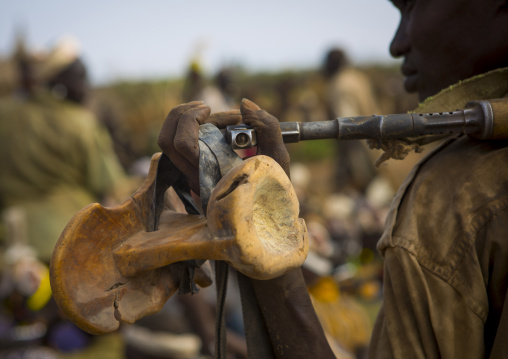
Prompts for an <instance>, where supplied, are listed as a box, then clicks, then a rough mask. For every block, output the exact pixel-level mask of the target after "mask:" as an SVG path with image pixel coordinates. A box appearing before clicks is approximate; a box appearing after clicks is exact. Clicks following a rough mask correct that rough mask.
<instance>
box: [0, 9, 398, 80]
mask: <svg viewBox="0 0 508 359" xmlns="http://www.w3.org/2000/svg"><path fill="white" fill-rule="evenodd" d="M398 20H399V14H398V11H397V10H396V9H395V7H394V6H393V5H392V4H391V3H390V2H389V1H388V0H255V1H249V2H247V1H242V0H236V1H233V0H215V1H214V0H208V1H205V0H187V1H186V0H179V1H171V0H143V1H134V0H123V1H122V0H86V1H71V0H0V56H6V55H7V54H8V53H9V52H10V51H11V48H12V46H13V41H14V40H13V38H14V33H15V28H16V27H23V28H25V32H26V34H27V38H28V44H29V45H31V47H33V48H37V49H44V48H46V49H47V48H48V47H49V46H50V45H51V44H52V43H53V42H54V41H55V40H56V39H57V38H58V37H59V36H61V35H64V34H68V35H73V36H75V37H76V38H77V39H78V40H79V41H80V43H81V46H82V49H83V57H84V59H85V61H86V63H87V65H88V66H89V70H90V73H91V77H92V81H93V82H94V83H95V84H98V83H107V82H109V81H113V80H116V79H141V78H151V79H153V78H157V77H171V76H179V75H181V74H182V73H183V72H184V71H185V70H186V68H187V66H188V63H189V60H190V59H191V58H192V57H193V56H194V55H195V54H196V53H199V54H200V57H201V61H202V65H203V67H204V69H205V70H206V72H207V73H209V74H213V72H215V71H217V69H219V68H220V67H221V66H223V65H228V64H241V65H242V66H244V67H246V68H247V69H250V70H253V71H260V70H263V71H278V70H280V69H298V68H308V67H317V66H319V64H320V63H321V61H322V58H323V56H324V54H325V52H326V51H327V50H328V49H329V48H330V47H332V46H341V47H343V48H344V49H346V50H347V51H348V52H349V54H350V57H351V58H352V60H353V61H354V62H357V63H358V62H359V63H366V62H369V63H370V62H376V61H381V62H384V63H387V62H390V61H394V60H392V59H391V58H390V55H389V53H388V44H389V42H390V40H391V37H392V36H393V33H394V31H395V29H396V26H397V24H398Z"/></svg>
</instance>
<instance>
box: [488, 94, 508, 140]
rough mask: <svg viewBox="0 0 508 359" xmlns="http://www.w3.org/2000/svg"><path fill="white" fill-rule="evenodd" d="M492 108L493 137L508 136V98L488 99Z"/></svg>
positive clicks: (504, 137)
mask: <svg viewBox="0 0 508 359" xmlns="http://www.w3.org/2000/svg"><path fill="white" fill-rule="evenodd" d="M487 102H489V103H490V106H491V108H492V115H493V128H492V137H491V138H492V139H506V138H508V98H500V99H495V100H488V101H487Z"/></svg>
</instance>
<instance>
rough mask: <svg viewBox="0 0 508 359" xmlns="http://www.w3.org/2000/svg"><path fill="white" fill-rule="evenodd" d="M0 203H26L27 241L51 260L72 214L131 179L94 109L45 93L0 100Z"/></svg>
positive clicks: (17, 204) (5, 205)
mask: <svg viewBox="0 0 508 359" xmlns="http://www.w3.org/2000/svg"><path fill="white" fill-rule="evenodd" d="M0 161H1V164H2V168H1V170H0V204H1V207H2V208H7V207H12V206H16V207H20V208H22V209H24V211H25V215H26V222H27V232H28V233H27V237H28V242H29V244H30V245H32V246H33V247H34V248H35V249H36V250H37V252H38V256H39V257H40V258H41V259H42V260H44V261H49V259H50V257H51V253H52V251H53V248H54V245H55V243H56V241H57V239H58V237H59V236H60V233H61V232H62V230H63V228H64V227H65V225H66V224H67V222H68V221H69V220H70V218H71V217H72V216H73V215H74V214H75V213H76V212H77V211H79V210H80V209H81V208H83V207H85V206H86V205H88V204H90V203H92V202H97V201H98V200H100V199H101V198H102V196H104V195H105V194H106V193H108V192H110V191H112V190H113V189H118V188H115V187H121V186H123V185H124V184H126V183H127V180H126V176H125V174H124V171H123V169H122V167H121V166H120V164H119V162H118V160H117V158H116V156H115V154H114V152H113V149H112V143H111V139H110V137H109V135H108V133H107V132H106V130H105V129H104V128H103V127H101V126H100V125H99V123H98V121H97V120H96V118H95V117H94V116H93V114H92V113H91V112H89V111H87V110H85V109H84V108H83V107H81V106H78V105H74V104H72V103H69V102H63V101H58V100H56V99H54V98H52V97H51V96H50V95H49V94H47V93H43V92H41V93H38V94H37V95H36V96H35V98H34V99H33V100H28V101H20V100H7V101H4V102H2V103H1V104H0Z"/></svg>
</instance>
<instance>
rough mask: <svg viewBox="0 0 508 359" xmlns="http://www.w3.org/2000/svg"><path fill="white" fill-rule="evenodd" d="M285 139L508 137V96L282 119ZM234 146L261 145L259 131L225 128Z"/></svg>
mask: <svg viewBox="0 0 508 359" xmlns="http://www.w3.org/2000/svg"><path fill="white" fill-rule="evenodd" d="M280 129H281V133H282V139H283V141H284V142H285V143H296V142H300V141H307V140H320V139H337V140H364V139H376V140H389V139H404V138H412V137H420V136H427V135H447V134H463V135H468V136H471V137H474V138H478V139H482V140H490V139H504V138H508V99H494V100H482V101H471V102H469V103H467V104H466V107H465V108H464V109H463V110H456V111H450V112H438V113H407V114H392V115H383V116H379V115H373V116H359V117H339V118H337V119H335V120H331V121H318V122H281V123H280ZM225 136H226V139H227V141H228V143H229V144H230V145H231V147H232V148H233V149H247V148H251V147H254V146H256V145H257V139H256V133H255V131H254V129H253V128H252V127H249V126H247V125H234V126H228V127H227V129H226V131H225Z"/></svg>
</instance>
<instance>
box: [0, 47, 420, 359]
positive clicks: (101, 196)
mask: <svg viewBox="0 0 508 359" xmlns="http://www.w3.org/2000/svg"><path fill="white" fill-rule="evenodd" d="M10 61H11V63H12V64H13V65H14V66H13V67H12V69H11V72H10V73H9V76H10V77H9V78H11V79H15V80H12V81H11V83H10V84H8V85H6V84H5V83H4V84H0V91H2V93H1V98H0V156H1V159H2V165H3V167H2V171H0V206H1V207H0V209H1V211H2V225H1V229H2V231H1V232H0V243H1V255H2V260H1V261H0V264H1V268H0V276H1V277H0V343H1V345H0V358H29V357H30V358H32V357H33V358H57V357H58V358H87V357H89V358H92V357H95V358H98V357H101V358H122V357H125V358H189V359H190V358H206V357H209V356H211V355H213V346H212V345H211V343H213V336H214V327H215V326H214V305H215V302H214V300H215V294H214V288H213V287H212V288H206V289H201V291H200V292H199V294H197V295H193V296H189V295H187V296H178V295H175V296H174V297H173V298H171V299H170V301H169V302H168V303H167V305H166V306H165V307H164V308H163V310H162V311H161V312H160V313H159V314H157V315H154V316H151V317H148V318H145V319H143V320H141V321H139V322H138V323H136V324H134V325H131V326H126V327H125V328H123V329H122V330H121V332H120V333H117V334H114V335H109V336H105V337H91V336H90V335H88V334H86V333H84V332H82V331H81V330H80V329H78V328H76V327H74V326H73V324H71V323H70V322H68V321H66V320H65V318H62V317H61V315H60V314H59V312H58V309H57V308H56V306H55V305H54V302H52V301H51V292H50V289H49V284H48V280H49V279H48V270H47V268H48V264H49V260H50V258H51V253H52V250H53V247H54V245H55V243H56V241H57V239H58V237H59V234H60V232H61V231H62V230H63V228H64V226H65V224H66V223H67V222H68V220H69V219H70V217H71V216H72V215H73V214H74V213H75V212H77V211H78V210H79V209H81V208H82V207H84V206H86V205H87V204H89V203H92V202H97V201H99V202H101V203H107V204H112V203H119V202H120V201H121V200H122V199H123V198H125V196H126V195H129V194H130V193H132V192H134V191H135V189H136V186H137V185H139V184H140V183H141V180H142V178H143V176H146V174H147V170H148V168H147V160H146V156H149V155H150V153H146V152H149V151H152V150H153V151H154V152H156V151H157V150H156V149H154V147H149V148H148V150H146V149H145V151H144V152H143V151H139V148H136V146H133V145H132V144H133V143H134V142H136V141H144V142H143V143H147V142H150V143H152V145H151V146H155V144H156V143H155V142H156V141H155V140H154V137H153V135H151V134H153V133H158V131H159V129H160V128H148V127H149V126H145V128H144V129H143V131H141V132H140V131H136V135H137V137H138V138H136V137H135V136H132V128H128V127H129V126H130V125H132V123H133V121H135V119H134V120H128V121H127V120H125V119H124V118H122V115H123V114H124V113H122V111H115V106H117V104H118V102H117V103H116V104H115V103H109V104H108V100H110V98H111V97H108V96H103V97H101V96H100V95H101V91H96V92H95V97H94V98H93V101H92V102H90V101H88V94H89V90H90V88H89V85H88V79H87V75H86V67H85V65H84V63H83V61H82V60H81V58H80V52H79V49H78V47H77V44H76V42H74V40H72V41H71V40H69V39H67V40H64V41H61V42H59V43H57V44H56V45H55V46H54V48H52V49H51V51H48V53H47V54H45V55H44V56H42V55H41V54H33V53H31V52H30V51H29V50H28V49H27V48H26V46H25V45H24V43H23V39H19V41H18V43H17V46H16V49H15V51H14V53H13V55H12V58H11V59H10ZM310 73H311V75H312V76H307V77H305V81H304V82H303V83H302V82H298V81H296V80H292V79H291V78H282V79H279V80H278V82H276V83H274V84H273V86H272V87H271V91H272V94H273V96H272V98H267V97H266V93H264V92H263V88H259V89H255V88H253V87H250V88H242V86H241V83H240V82H241V81H238V76H239V74H238V71H236V69H235V68H234V67H225V68H223V69H221V70H220V71H219V72H218V73H217V74H216V75H215V76H213V77H212V76H207V74H206V73H205V71H204V70H203V68H202V65H201V64H200V61H199V59H193V60H192V61H191V63H190V65H189V68H188V72H187V73H186V74H185V75H184V81H183V83H181V82H180V86H176V88H178V89H179V90H180V91H179V93H175V92H173V93H170V94H164V92H163V91H162V96H163V97H164V96H165V97H168V100H167V102H165V105H166V106H168V107H170V106H171V105H172V104H177V103H181V102H189V101H193V100H203V101H205V103H206V104H208V105H210V106H211V108H212V111H214V112H215V111H223V110H227V109H230V108H235V107H238V106H239V103H240V100H241V98H242V97H250V98H251V99H252V100H255V101H256V102H257V103H259V104H260V105H263V104H265V105H267V110H269V111H270V112H271V113H273V114H274V115H276V116H277V117H278V118H279V120H280V121H323V120H331V119H334V118H336V117H344V116H360V115H371V114H375V113H381V112H383V113H386V112H404V111H406V110H408V109H409V108H410V106H411V105H413V104H414V103H413V102H411V100H408V99H407V98H406V97H403V96H402V92H401V91H400V92H399V91H398V90H396V89H393V86H394V85H393V81H392V79H390V78H388V77H385V78H384V79H383V83H382V84H381V85H380V84H379V82H378V83H377V85H376V84H375V81H374V80H375V77H376V76H374V75H373V74H372V73H369V71H368V70H361V69H359V68H357V67H355V66H354V65H353V64H351V63H350V61H349V60H348V59H347V55H346V53H345V52H344V51H343V50H341V49H332V50H331V51H329V52H328V53H327V54H326V55H325V56H324V60H323V66H322V68H321V69H316V70H315V71H312V72H310ZM15 74H17V75H15ZM376 86H377V87H376ZM390 86H392V87H390ZM390 91H392V97H391V98H387V94H390ZM102 93H104V92H102ZM399 94H400V97H399ZM117 96H119V95H118V94H117ZM157 96H161V95H157ZM157 96H153V100H154V102H153V103H152V104H150V102H148V103H147V104H144V107H141V109H142V108H150V107H152V109H153V107H157V106H159V105H160V104H156V101H157V98H159V97H157ZM140 111H141V110H140ZM165 111H166V112H167V108H166V109H165ZM136 114H137V115H138V116H139V117H138V118H141V117H142V116H141V115H140V113H139V112H138V113H136V112H135V113H134V115H133V114H131V116H135V115H136ZM164 116H165V113H164V111H162V112H161V115H160V116H159V118H156V119H153V121H154V122H155V123H157V121H158V123H159V124H162V121H163V119H164ZM144 123H145V124H146V122H144ZM142 124H143V122H141V125H142ZM124 125H126V126H127V128H123V127H122V126H124ZM141 125H140V124H139V123H138V124H137V126H141ZM106 129H107V130H109V131H107V130H106ZM126 134H127V136H126ZM129 134H131V136H128V135H129ZM140 134H144V135H145V136H140ZM140 137H143V138H140ZM130 142H132V144H131V143H130ZM296 146H299V145H293V146H291V147H289V150H290V153H294V156H295V159H294V160H293V158H292V168H291V174H292V183H293V186H294V188H295V191H296V193H297V195H298V198H299V201H300V207H301V208H300V216H301V217H302V218H304V219H305V221H306V223H307V228H308V232H309V238H310V252H309V256H308V259H307V260H306V262H305V264H304V266H303V271H304V274H305V278H306V281H307V284H308V289H309V293H310V294H311V297H312V300H313V304H314V306H315V310H316V312H317V314H318V317H319V319H320V321H321V323H322V326H323V328H324V330H325V332H326V334H327V336H328V338H329V341H330V343H331V346H332V347H333V348H335V349H334V350H335V353H336V355H337V357H338V358H361V357H363V355H364V353H365V349H366V347H367V345H368V342H369V339H370V331H371V330H372V325H373V321H374V317H375V314H376V312H377V308H378V307H379V304H380V298H381V287H382V286H381V282H382V266H381V265H380V258H379V256H378V254H377V251H376V242H377V240H378V238H379V236H380V235H381V233H382V230H383V225H384V220H385V216H386V213H387V209H388V206H389V204H390V202H391V199H392V197H393V195H394V192H395V189H396V188H397V186H398V185H399V184H400V182H401V181H402V178H403V176H405V174H406V173H407V172H406V169H404V168H402V169H401V168H397V169H396V170H395V171H390V170H389V169H387V168H384V169H381V170H380V169H377V168H375V167H374V160H375V157H376V155H377V154H376V153H374V152H372V151H371V150H370V149H368V148H367V146H366V144H364V143H363V142H360V141H351V142H347V143H337V142H333V141H329V142H325V143H324V144H318V145H316V144H306V145H305V146H310V147H304V150H303V152H302V150H301V147H300V149H298V147H296ZM312 146H317V147H318V156H319V153H320V152H319V148H321V149H322V148H326V150H324V152H321V153H323V154H324V155H323V158H318V160H317V161H312V162H310V161H307V160H306V154H305V148H307V149H309V151H311V150H312ZM302 147H303V145H302ZM136 149H137V150H136ZM299 151H300V152H299ZM243 155H249V154H243ZM313 159H314V160H315V159H316V158H313ZM406 166H409V165H406ZM408 169H409V167H407V170H408ZM228 295H229V296H228V304H227V308H228V313H227V317H226V320H227V325H228V331H229V332H228V345H229V352H230V353H231V358H246V357H247V352H246V346H245V342H244V339H243V321H242V317H241V304H240V299H239V296H238V292H237V288H236V287H235V283H231V284H230V290H229V294H228ZM30 352H31V353H32V354H29V353H30ZM97 352H100V353H101V354H99V356H97V354H96V353H97ZM29 355H32V356H29Z"/></svg>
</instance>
